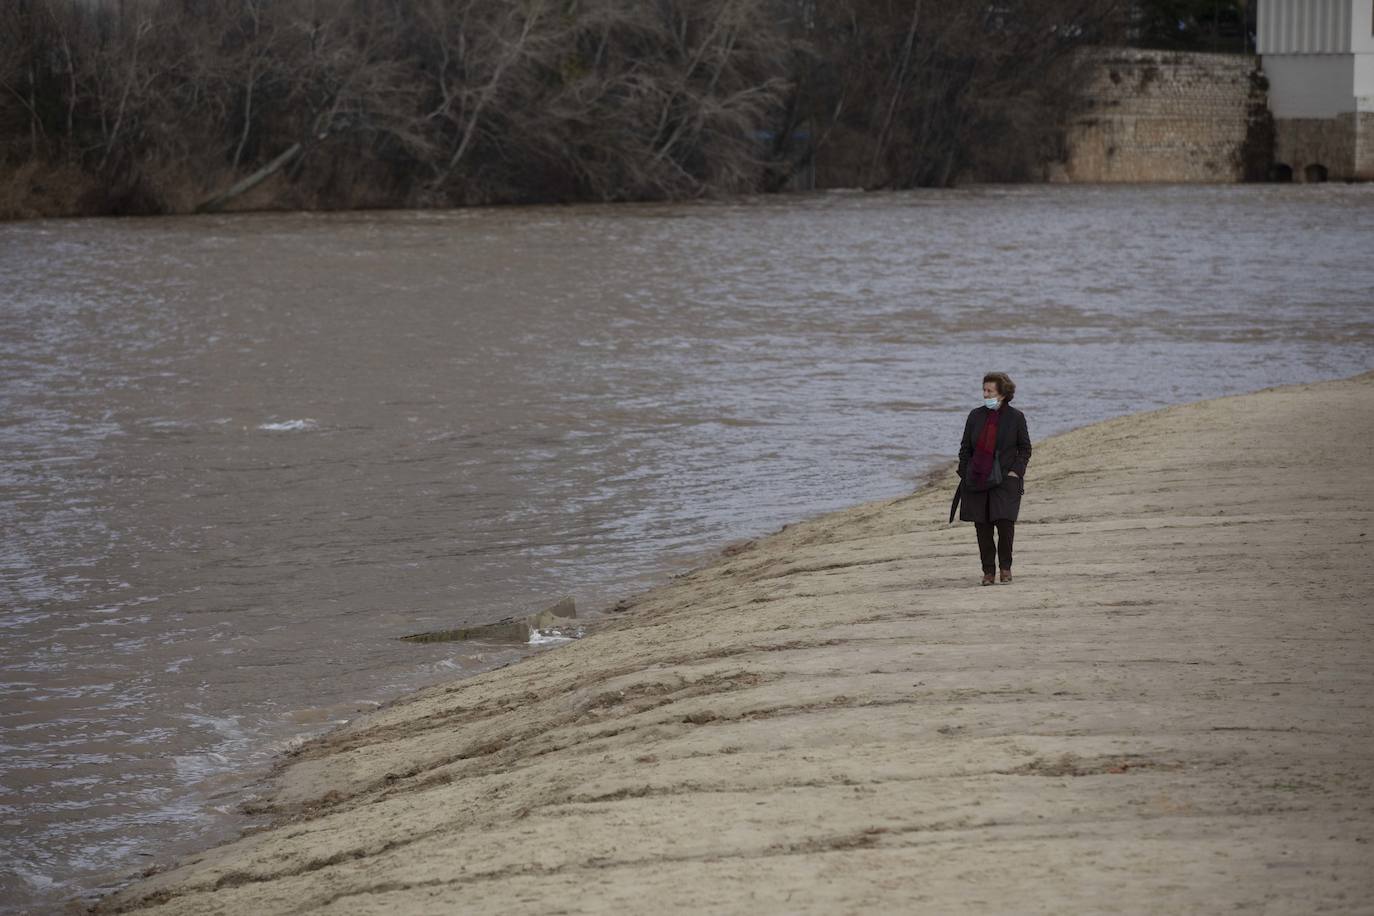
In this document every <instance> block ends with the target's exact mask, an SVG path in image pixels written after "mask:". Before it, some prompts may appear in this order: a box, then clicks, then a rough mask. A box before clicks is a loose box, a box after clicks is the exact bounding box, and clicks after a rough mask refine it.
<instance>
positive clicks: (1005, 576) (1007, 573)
mask: <svg viewBox="0 0 1374 916" xmlns="http://www.w3.org/2000/svg"><path fill="white" fill-rule="evenodd" d="M1002 581H1003V582H1010V581H1011V570H1010V569H1004V570H1002Z"/></svg>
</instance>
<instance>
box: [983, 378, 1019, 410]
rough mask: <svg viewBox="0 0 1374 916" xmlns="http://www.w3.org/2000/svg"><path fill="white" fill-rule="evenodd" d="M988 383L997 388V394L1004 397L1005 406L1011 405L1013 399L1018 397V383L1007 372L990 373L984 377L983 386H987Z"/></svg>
mask: <svg viewBox="0 0 1374 916" xmlns="http://www.w3.org/2000/svg"><path fill="white" fill-rule="evenodd" d="M988 382H992V383H993V384H994V385H996V386H997V393H998V394H1000V395H1001V396H1002V403H1003V404H1010V403H1011V399H1012V398H1014V397H1016V383H1015V382H1013V381H1012V380H1011V376H1010V375H1007V374H1006V373H1005V372H989V373H988V374H987V375H985V376H983V384H984V385H986V384H987V383H988Z"/></svg>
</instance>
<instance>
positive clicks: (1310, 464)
mask: <svg viewBox="0 0 1374 916" xmlns="http://www.w3.org/2000/svg"><path fill="white" fill-rule="evenodd" d="M1028 409H1029V408H1028ZM1030 416H1031V419H1032V424H1033V422H1034V413H1033V410H1032V412H1031V413H1030ZM1033 428H1034V427H1033V426H1032V429H1033ZM1372 447H1374V373H1367V374H1365V375H1362V376H1360V377H1358V378H1355V379H1349V380H1344V381H1338V382H1330V383H1322V384H1316V385H1305V386H1296V387H1289V388H1281V389H1273V390H1269V391H1264V392H1259V393H1256V394H1251V395H1245V396H1241V397H1233V398H1225V399H1221V400H1216V401H1208V402H1203V403H1199V404H1192V405H1186V406H1182V407H1175V408H1169V409H1166V410H1162V411H1158V412H1155V413H1151V414H1147V415H1142V416H1138V417H1132V418H1124V419H1121V420H1114V421H1110V422H1107V423H1102V424H1098V425H1096V426H1092V427H1088V428H1086V429H1082V430H1077V431H1075V432H1072V433H1069V434H1066V435H1063V436H1058V437H1055V438H1053V439H1047V440H1044V441H1043V442H1038V443H1037V444H1036V450H1035V457H1034V460H1033V461H1032V463H1031V468H1030V473H1029V475H1028V479H1027V483H1026V499H1025V502H1024V503H1023V510H1022V521H1021V524H1020V526H1019V527H1018V535H1017V551H1018V552H1017V568H1016V572H1017V578H1016V581H1015V582H1014V583H1012V584H1009V585H998V586H996V587H994V588H981V587H979V586H978V585H977V581H978V563H977V555H976V550H975V547H974V544H973V534H972V528H971V526H969V525H959V526H957V527H953V528H951V527H947V526H946V525H945V524H944V518H945V516H946V514H947V512H948V502H949V492H950V490H951V489H952V481H953V478H952V476H950V477H949V478H947V479H945V480H942V481H940V482H938V483H937V484H936V485H934V486H933V487H929V488H926V489H923V490H922V491H921V492H919V493H917V494H915V495H914V496H911V497H907V498H903V499H899V500H895V501H887V502H883V503H873V504H868V505H864V506H860V507H856V508H854V509H851V510H848V511H845V512H841V513H836V514H833V515H828V516H825V517H822V518H818V519H815V520H812V521H808V522H805V523H802V524H798V525H795V526H792V527H789V528H788V529H786V530H785V531H783V532H781V533H780V534H777V535H774V536H772V537H769V538H766V539H763V540H760V541H759V542H757V543H756V544H753V545H752V546H750V547H748V548H746V549H744V550H742V551H739V552H737V553H735V554H733V555H731V556H728V557H724V558H722V559H721V560H720V561H719V562H716V563H714V564H712V565H710V566H708V567H705V568H703V569H700V570H697V571H695V572H693V573H691V574H688V575H686V576H683V577H680V578H678V579H676V580H674V581H673V582H672V583H670V584H669V585H667V586H665V587H663V588H661V589H658V590H656V591H654V592H651V593H649V594H647V595H644V596H641V597H640V598H639V599H638V600H637V602H636V603H635V604H634V605H633V606H632V607H630V608H629V609H628V610H627V611H626V612H625V613H623V614H621V615H619V616H617V617H616V618H614V619H611V620H608V621H606V622H605V623H604V624H603V625H602V626H601V627H600V628H599V630H598V632H596V633H595V634H594V635H592V636H590V637H588V638H586V639H584V640H582V641H580V642H578V643H575V644H573V645H570V646H567V647H565V648H561V649H558V650H556V651H553V652H548V653H544V654H541V655H539V656H536V657H534V658H532V659H529V660H527V661H524V662H521V663H520V664H517V665H513V666H511V667H508V668H504V669H501V670H498V671H494V672H490V673H488V674H485V675H482V676H479V677H476V678H473V679H470V680H465V681H461V682H457V683H454V684H451V685H448V686H443V687H438V688H434V689H430V690H427V691H424V692H422V693H417V694H415V695H413V696H410V697H407V698H405V699H404V700H402V701H400V702H397V703H395V704H393V705H391V706H389V707H387V708H385V709H383V710H381V711H379V712H378V713H376V714H373V715H370V716H368V717H366V718H364V719H359V720H357V721H355V722H353V723H351V724H350V725H348V726H346V727H345V728H343V729H341V730H339V731H336V732H333V733H331V734H329V735H327V736H325V737H323V738H321V739H319V740H317V741H315V742H313V743H311V744H309V745H307V746H306V747H305V748H303V749H302V750H301V751H300V752H299V753H298V754H297V755H296V756H294V757H293V758H292V759H291V760H289V761H288V762H287V765H286V767H285V768H284V770H283V771H282V773H281V774H280V778H279V781H278V790H277V794H276V796H275V797H274V798H273V799H272V802H271V804H272V807H273V810H274V811H275V812H276V813H278V814H279V816H280V821H279V824H278V826H276V827H274V828H273V829H270V830H267V831H264V832H261V833H257V834H254V835H251V836H247V837H244V838H243V839H241V840H239V841H238V842H235V843H232V844H229V845H226V846H223V847H220V848H218V849H215V850H212V851H210V852H207V853H205V854H203V855H200V856H197V857H195V858H193V859H191V860H189V861H188V862H186V863H185V864H184V865H183V866H182V867H180V868H177V869H175V870H172V871H169V872H166V873H164V874H159V875H155V876H153V877H151V878H149V879H147V880H145V881H143V882H141V883H139V884H137V885H135V886H133V887H131V888H129V889H126V890H125V891H123V892H122V893H120V894H118V895H115V896H114V897H111V898H108V899H107V900H106V901H105V902H104V904H103V905H102V907H101V908H100V910H101V911H103V912H116V911H138V912H152V913H253V914H270V913H286V912H293V913H295V912H306V911H309V912H316V911H319V912H333V913H435V912H504V913H546V912H565V913H579V912H600V911H607V910H617V911H624V912H644V911H650V910H653V911H658V912H663V911H675V912H686V911H705V912H722V911H742V910H745V909H748V910H750V911H751V912H752V911H761V912H789V913H790V912H815V913H834V912H867V911H888V912H892V911H918V910H919V911H926V912H933V913H944V912H1018V913H1059V912H1065V911H1077V912H1083V911H1104V912H1105V911H1110V912H1171V913H1181V912H1198V913H1204V912H1205V913H1214V912H1220V911H1226V910H1233V909H1236V910H1241V911H1248V912H1256V911H1258V912H1271V913H1313V912H1324V911H1331V912H1374V613H1372V612H1371V610H1370V608H1371V602H1372V601H1374V599H1371V597H1370V595H1371V579H1370V569H1371V565H1372V564H1371V561H1374V546H1371V544H1372V542H1374V517H1372V516H1374V474H1371V473H1370V472H1369V471H1368V470H1367V469H1368V467H1369V464H1370V461H1369V455H1370V454H1371V448H1372Z"/></svg>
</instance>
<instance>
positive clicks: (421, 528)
mask: <svg viewBox="0 0 1374 916" xmlns="http://www.w3.org/2000/svg"><path fill="white" fill-rule="evenodd" d="M1371 241H1374V187H1371V186H1363V187H1361V186H1335V185H1324V186H1306V187H1291V186H1290V187H1277V186H1274V187H1254V186H1251V187H1220V188H1189V187H1157V188H1151V187H1132V188H1107V187H1030V188H1019V187H1018V188H981V189H972V190H964V191H952V192H924V193H911V194H829V195H815V196H804V197H786V198H767V199H757V200H752V199H751V200H744V201H735V202H728V203H697V204H684V205H664V206H658V205H654V206H616V207H572V208H560V209H555V208H534V209H501V210H469V211H459V212H446V213H431V212H425V213H366V214H358V213H353V214H342V215H299V214H293V215H250V216H225V217H206V218H181V219H165V220H164V219H155V220H127V221H111V220H85V221H73V222H37V223H22V224H11V225H0V397H2V398H3V405H4V409H3V413H2V414H0V530H3V533H4V539H3V544H2V545H0V602H2V604H0V633H3V640H2V641H0V662H3V676H2V678H0V680H3V690H4V694H3V704H2V705H0V755H3V756H2V757H0V900H4V901H7V903H8V906H9V907H10V908H11V909H12V910H19V909H24V908H52V907H55V906H57V905H58V903H59V902H60V901H62V900H63V899H65V898H68V897H70V896H72V895H75V894H80V893H87V894H89V893H90V892H92V890H93V889H95V888H98V887H100V886H102V885H104V886H107V885H108V883H109V882H112V881H118V880H120V879H121V878H123V877H125V876H128V875H129V874H131V873H134V872H137V871H138V870H140V869H141V868H143V867H145V866H146V865H148V864H150V863H154V862H161V861H164V860H165V859H166V858H167V857H168V856H169V855H172V854H174V853H175V852H177V851H179V850H186V849H190V848H193V847H194V846H196V845H198V844H204V843H207V842H210V841H212V840H215V839H219V838H222V837H224V836H227V835H229V834H231V833H232V831H234V830H235V829H237V828H238V827H239V826H240V825H241V824H242V823H243V820H242V819H241V818H240V817H238V816H237V815H235V814H234V811H235V806H236V805H237V804H238V803H239V802H240V801H241V800H242V799H243V797H244V794H245V792H251V791H252V787H251V786H249V787H248V788H245V784H246V783H247V782H248V781H249V780H250V778H251V777H252V776H254V774H256V773H258V772H260V770H261V767H262V766H263V764H264V763H265V762H266V761H268V760H269V759H270V757H271V755H272V753H274V751H276V750H279V749H280V748H281V747H283V746H284V744H285V743H286V742H289V741H290V740H292V739H294V738H297V737H298V736H300V735H302V734H304V733H309V732H311V731H317V730H319V729H321V728H324V727H326V726H327V725H329V724H330V723H331V722H336V721H339V720H341V719H345V718H347V717H349V716H352V715H354V714H356V713H357V712H358V711H359V710H362V709H366V708H369V707H370V706H373V705H375V704H376V703H378V702H379V701H383V700H385V699H387V698H390V697H394V696H396V695H398V694H399V693H400V692H402V691H404V690H407V689H409V688H413V687H416V686H419V685H422V684H425V683H432V682H434V681H437V680H440V679H443V678H446V677H452V676H454V675H455V674H458V673H463V672H468V671H474V670H480V669H481V668H482V667H486V666H491V665H493V664H499V663H501V662H504V661H508V660H510V659H512V658H515V657H518V656H519V654H521V652H522V651H524V650H518V649H500V648H487V649H477V648H474V647H472V646H461V645H458V644H430V645H412V644H408V643H398V642H397V641H396V640H395V638H394V637H397V636H399V635H402V634H405V633H410V632H415V631H418V630H424V629H429V628H435V627H439V626H451V625H455V624H459V623H462V622H481V621H485V620H491V619H496V618H499V617H502V616H506V615H508V614H512V613H517V612H523V611H526V610H531V609H535V608H537V607H538V606H540V605H542V604H544V603H547V602H548V601H550V600H552V599H553V598H556V597H557V596H559V595H562V594H565V593H567V594H572V595H574V596H575V597H576V598H577V599H578V602H579V605H580V606H581V607H582V608H583V610H584V611H586V610H595V609H596V608H597V607H599V606H603V605H605V604H607V603H609V602H610V601H612V600H614V598H615V597H617V596H618V595H620V594H621V593H623V592H625V591H627V590H631V589H634V588H639V587H642V586H644V585H647V584H650V583H652V582H654V581H656V580H657V579H659V578H661V577H662V576H663V575H664V573H665V572H666V571H668V570H670V569H673V568H679V567H681V566H683V565H685V564H690V563H694V562H697V561H699V560H700V559H701V558H702V556H703V555H704V554H705V552H706V551H708V550H710V549H713V548H715V547H718V546H720V545H722V544H723V543H725V542H728V541H730V540H733V539H738V538H741V537H745V536H750V535H755V534H759V533H763V532H766V531H769V530H772V529H775V528H777V527H778V526H779V525H781V524H783V523H785V522H788V521H791V520H795V519H797V518H799V517H802V516H806V515H810V514H814V513H817V512H821V511H823V510H827V509H833V508H837V507H841V506H845V505H848V504H851V503H854V502H857V501H861V500H865V499H872V498H877V497H883V496H891V495H896V494H899V493H902V492H904V491H906V490H908V489H909V488H910V487H911V486H912V485H913V482H914V481H915V480H916V479H917V478H918V477H919V475H920V474H921V473H922V472H923V471H926V470H928V469H930V468H931V467H933V466H934V465H936V464H938V463H940V462H942V461H944V460H947V459H949V458H950V457H951V456H952V454H953V452H954V451H955V450H956V448H957V444H958V437H959V434H960V432H961V430H962V422H963V417H964V415H965V413H966V411H967V410H968V409H969V408H970V407H971V406H973V405H974V404H976V403H977V401H978V399H979V397H980V385H979V383H980V379H981V374H982V372H983V371H984V370H985V369H990V368H998V369H1004V370H1006V371H1008V372H1010V373H1011V374H1012V375H1013V377H1015V378H1016V379H1017V382H1018V384H1019V390H1018V395H1017V403H1018V405H1019V406H1021V407H1022V408H1023V409H1025V410H1026V412H1027V414H1028V416H1029V418H1030V422H1031V431H1032V435H1033V436H1036V437H1043V436H1045V435H1047V434H1050V433H1054V432H1057V431H1062V430H1065V429H1068V428H1071V427H1074V426H1078V425H1082V424H1084V423H1088V422H1092V421H1095V420H1100V419H1103V418H1106V417H1109V416H1114V415H1118V414H1122V413H1127V412H1131V411H1135V410H1141V409H1146V408H1151V407H1156V406H1160V405H1164V404H1171V403H1177V402H1182V401H1190V400H1195V399H1198V398H1204V397H1210V396H1216V395H1222V394H1227V393H1233V392H1241V391H1247V390H1252V389H1255V388H1260V387H1265V386H1268V385H1277V384H1283V383H1288V382H1296V381H1310V380H1316V379H1323V378H1334V377H1339V376H1345V375H1350V374H1353V373H1355V372H1359V371H1362V370H1365V369H1368V368H1370V367H1371V365H1374V294H1372V293H1371V290H1374V258H1371V256H1370V244H1371ZM1335 407H1337V405H1333V409H1334V408H1335ZM1031 476H1032V477H1033V476H1034V464H1033V463H1032V466H1031ZM971 543H972V542H971V541H970V544H971ZM972 556H973V553H972V547H971V551H970V557H972ZM970 568H971V569H972V568H973V567H972V566H971V567H970Z"/></svg>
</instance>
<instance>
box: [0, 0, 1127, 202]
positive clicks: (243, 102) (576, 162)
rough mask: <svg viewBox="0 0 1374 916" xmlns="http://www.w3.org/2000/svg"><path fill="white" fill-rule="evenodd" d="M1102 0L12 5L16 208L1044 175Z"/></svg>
mask: <svg viewBox="0 0 1374 916" xmlns="http://www.w3.org/2000/svg"><path fill="white" fill-rule="evenodd" d="M1126 6H1127V4H1125V3H1124V2H1123V3H1117V2H1104V0H1002V2H997V3H989V2H987V0H981V2H980V0H943V2H940V3H935V2H929V0H925V2H923V0H825V2H820V0H652V2H650V0H405V2H401V0H103V2H102V0H7V2H6V3H5V4H3V7H0V218H3V217H8V218H16V217H28V216H41V215H59V214H139V213H183V212H191V211H194V210H197V209H218V208H221V207H230V208H290V209H327V208H361V207H394V206H406V207H430V206H456V205H464V204H476V203H497V202H534V201H575V200H654V199H672V198H683V197H692V196H699V195H703V194H711V193H739V192H758V191H777V190H784V189H788V188H797V187H855V186H858V187H865V188H906V187H914V186H926V185H948V184H951V183H954V182H956V181H959V180H963V179H967V178H979V179H998V180H1016V179H1024V178H1032V177H1035V176H1036V175H1037V174H1038V171H1039V170H1040V169H1041V168H1042V167H1043V165H1044V163H1046V162H1048V161H1051V160H1053V159H1055V158H1056V157H1057V156H1058V155H1060V153H1061V150H1060V148H1059V147H1060V144H1061V142H1062V141H1061V138H1060V131H1059V126H1060V125H1061V124H1063V123H1064V121H1065V118H1066V116H1067V115H1068V114H1071V113H1072V111H1073V110H1075V107H1076V106H1077V105H1078V104H1080V103H1081V100H1080V99H1079V98H1078V95H1077V87H1078V86H1081V85H1082V83H1083V81H1082V80H1081V78H1080V77H1079V74H1078V73H1077V70H1076V68H1077V67H1079V66H1081V63H1076V61H1080V60H1081V58H1080V57H1079V56H1077V55H1075V53H1074V52H1075V51H1077V50H1078V49H1080V48H1082V47H1084V46H1085V45H1089V44H1098V43H1103V42H1110V41H1113V40H1116V39H1117V38H1118V37H1119V36H1120V34H1121V32H1120V30H1121V29H1122V28H1123V22H1124V19H1123V10H1124V9H1125V7H1126Z"/></svg>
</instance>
